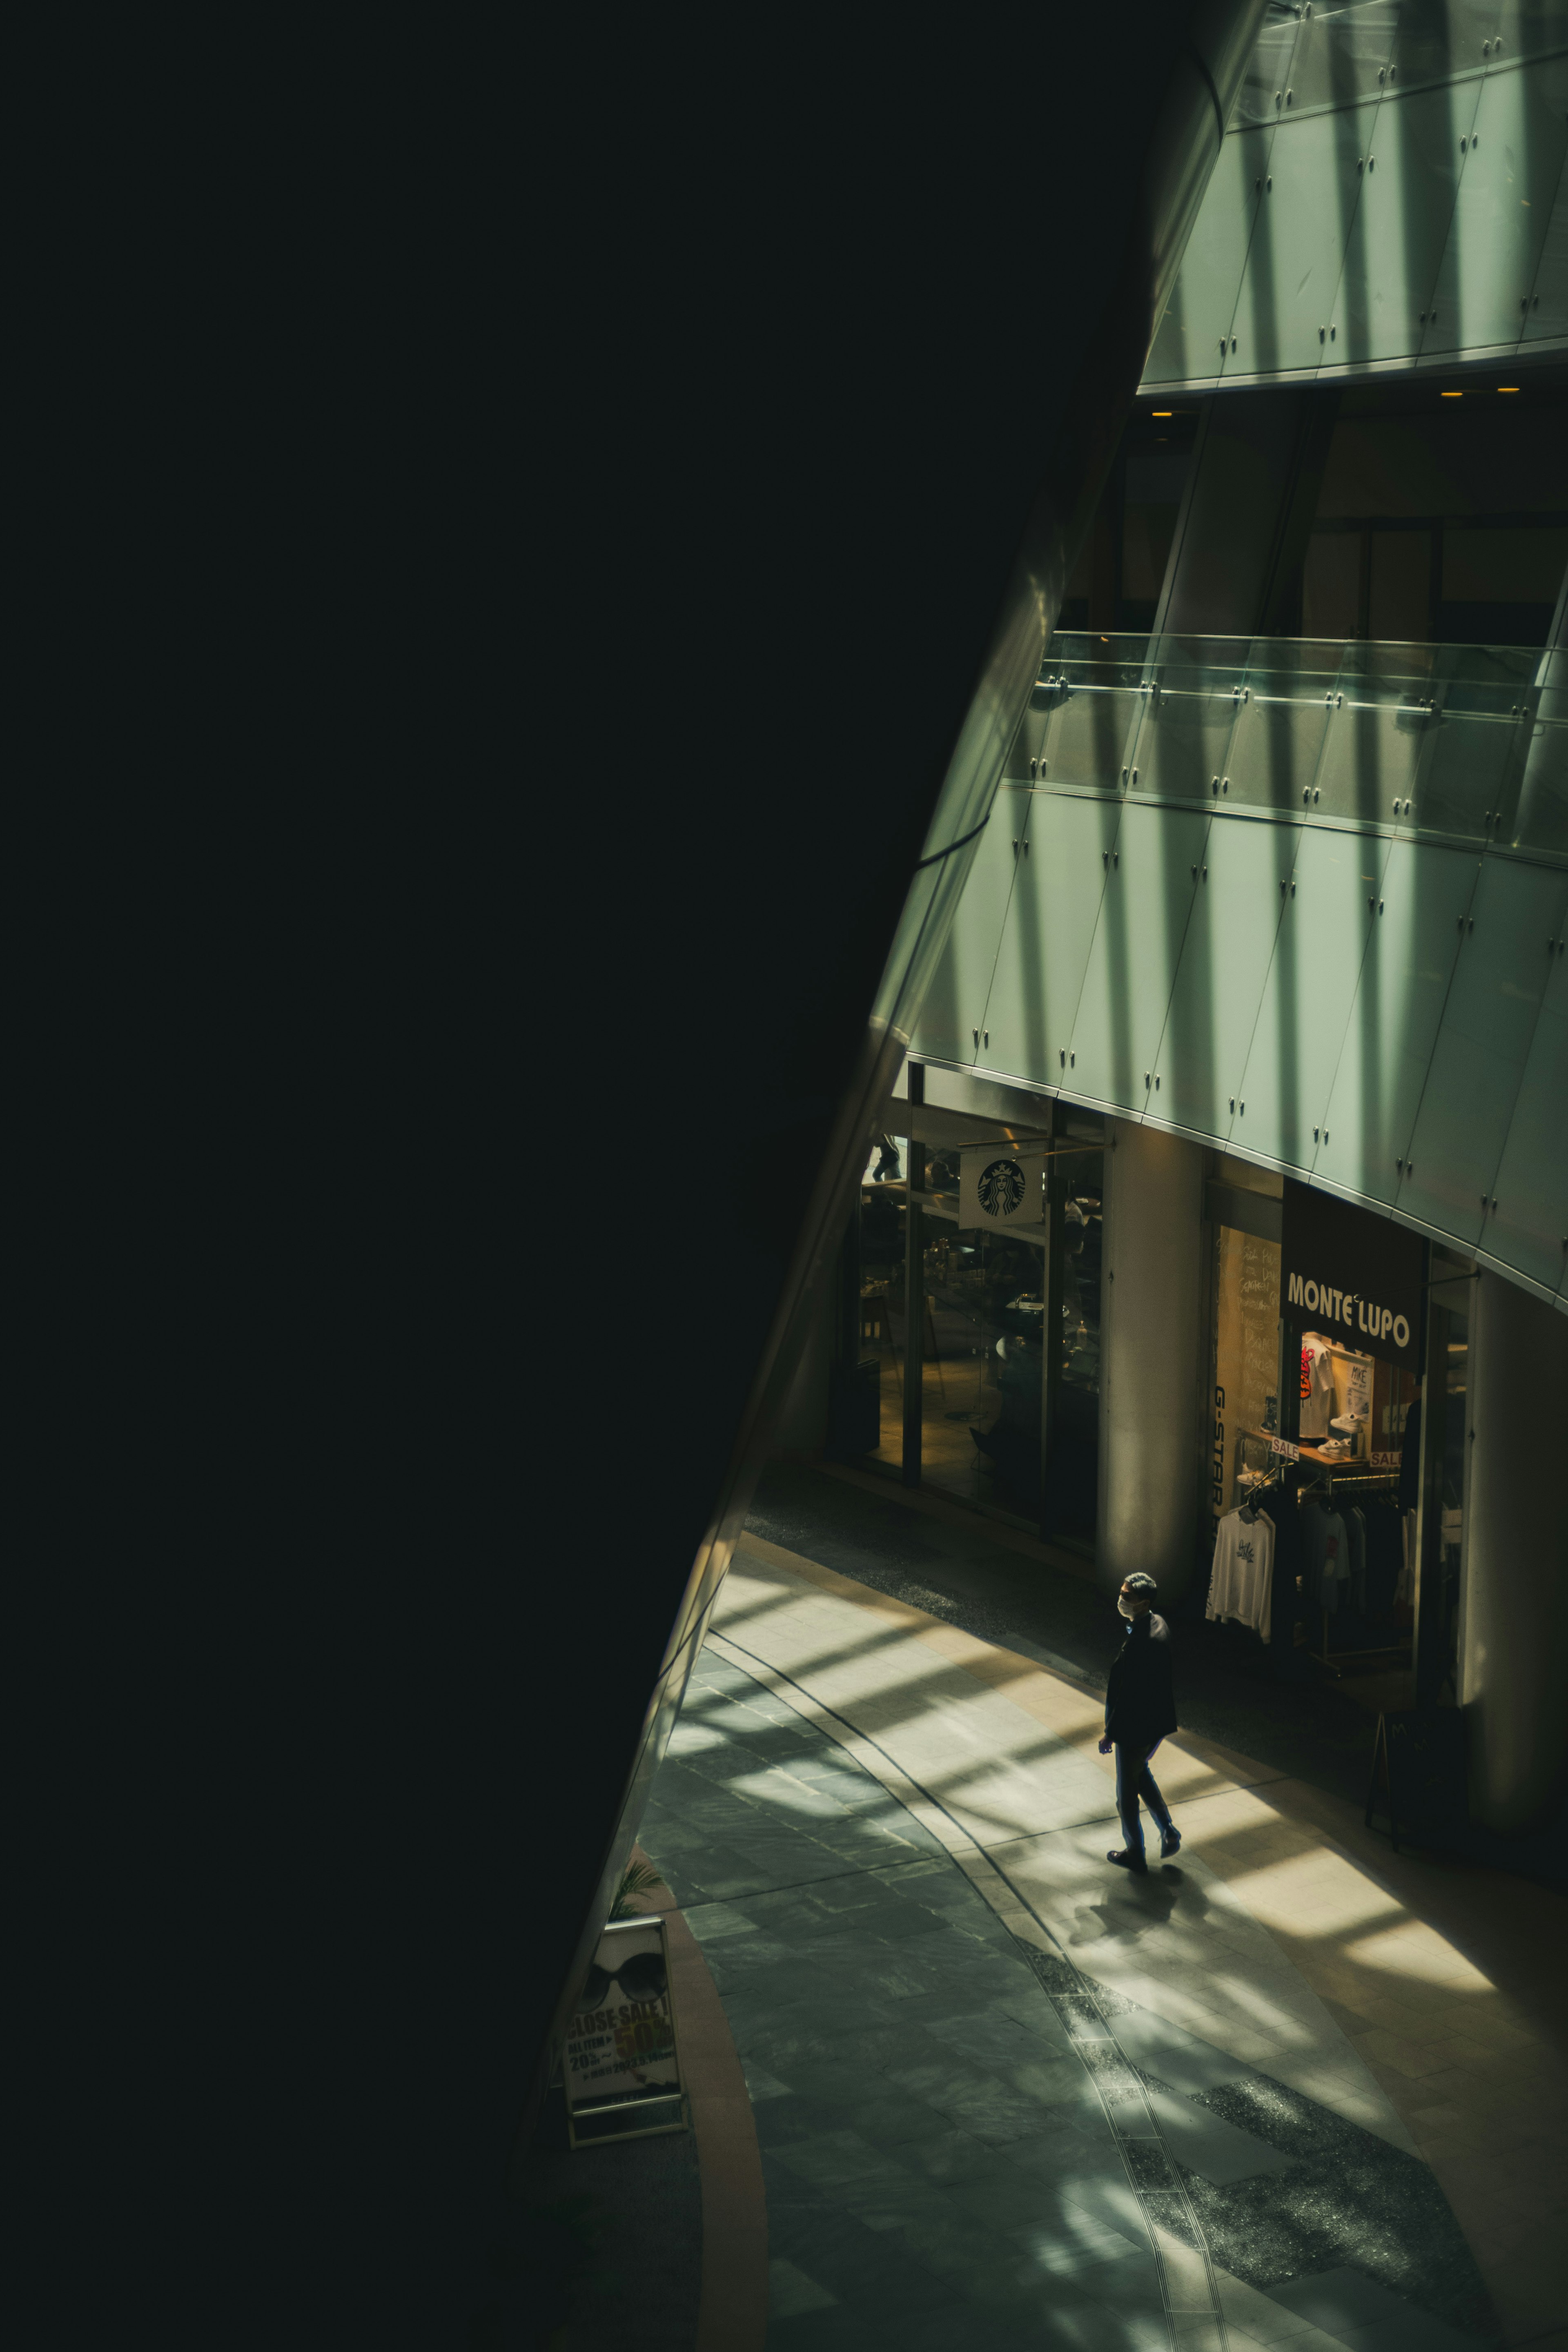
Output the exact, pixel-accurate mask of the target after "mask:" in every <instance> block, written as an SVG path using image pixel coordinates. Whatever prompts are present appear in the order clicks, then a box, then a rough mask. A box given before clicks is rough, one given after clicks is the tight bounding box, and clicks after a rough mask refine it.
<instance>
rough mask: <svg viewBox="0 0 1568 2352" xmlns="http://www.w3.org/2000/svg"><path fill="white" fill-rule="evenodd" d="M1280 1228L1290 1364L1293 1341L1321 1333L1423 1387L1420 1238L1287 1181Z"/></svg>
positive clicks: (1281, 1278)
mask: <svg viewBox="0 0 1568 2352" xmlns="http://www.w3.org/2000/svg"><path fill="white" fill-rule="evenodd" d="M1280 1227H1281V1231H1280V1243H1279V1318H1280V1321H1281V1323H1282V1324H1283V1326H1284V1329H1285V1334H1286V1342H1287V1345H1286V1353H1287V1357H1289V1354H1290V1352H1291V1349H1290V1345H1289V1343H1290V1341H1291V1340H1292V1339H1294V1340H1296V1341H1298V1342H1299V1341H1300V1336H1301V1334H1302V1333H1303V1332H1304V1331H1321V1333H1322V1335H1323V1337H1324V1338H1325V1339H1331V1340H1333V1341H1335V1343H1336V1344H1337V1345H1339V1346H1341V1347H1343V1348H1348V1349H1352V1350H1353V1351H1355V1352H1356V1353H1359V1354H1362V1355H1366V1356H1371V1357H1373V1358H1374V1359H1376V1360H1377V1361H1379V1362H1380V1363H1385V1364H1394V1365H1397V1366H1398V1368H1399V1370H1401V1371H1405V1372H1409V1373H1412V1374H1413V1375H1414V1376H1415V1378H1416V1379H1419V1378H1420V1376H1421V1374H1422V1372H1423V1371H1424V1370H1425V1369H1426V1244H1425V1243H1424V1242H1423V1240H1422V1238H1421V1236H1420V1234H1415V1233H1412V1232H1411V1231H1410V1230H1409V1228H1408V1227H1407V1226H1405V1225H1399V1224H1395V1223H1394V1221H1393V1220H1392V1219H1391V1218H1387V1217H1380V1216H1377V1215H1375V1214H1374V1213H1373V1212H1372V1211H1371V1210H1369V1209H1360V1208H1357V1207H1356V1206H1355V1204H1354V1203H1353V1202H1350V1201H1342V1200H1341V1199H1340V1197H1339V1195H1338V1194H1337V1193H1335V1192H1323V1191H1321V1189H1320V1188H1318V1187H1317V1186H1314V1185H1310V1184H1302V1183H1300V1182H1299V1181H1297V1180H1296V1179H1295V1178H1294V1177H1290V1176H1288V1177H1287V1178H1286V1179H1285V1193H1284V1202H1283V1214H1282V1217H1281V1220H1280ZM1373 1323H1375V1325H1376V1328H1375V1329H1373V1328H1371V1326H1372V1325H1373ZM1401 1334H1403V1337H1401Z"/></svg>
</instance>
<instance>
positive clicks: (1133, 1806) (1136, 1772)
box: [1116, 1739, 1171, 1853]
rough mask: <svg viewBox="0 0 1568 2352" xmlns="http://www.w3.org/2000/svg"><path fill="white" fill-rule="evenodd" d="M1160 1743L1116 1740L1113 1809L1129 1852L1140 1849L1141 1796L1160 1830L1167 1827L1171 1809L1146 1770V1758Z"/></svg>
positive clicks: (1137, 1851) (1141, 1846) (1138, 1851)
mask: <svg viewBox="0 0 1568 2352" xmlns="http://www.w3.org/2000/svg"><path fill="white" fill-rule="evenodd" d="M1159 1745H1160V1743H1159V1741H1158V1740H1157V1739H1156V1740H1155V1741H1154V1743H1153V1746H1152V1747H1148V1748H1144V1747H1134V1746H1132V1745H1131V1743H1130V1742H1129V1741H1127V1740H1125V1739H1119V1740H1118V1741H1117V1742H1116V1810H1117V1811H1118V1812H1119V1813H1120V1814H1121V1835H1122V1837H1123V1839H1124V1840H1125V1842H1126V1848H1127V1851H1128V1853H1142V1851H1143V1823H1142V1818H1141V1816H1140V1814H1139V1811H1138V1800H1139V1798H1140V1797H1142V1800H1143V1802H1144V1803H1145V1804H1146V1805H1147V1806H1148V1808H1149V1811H1151V1812H1152V1814H1153V1816H1154V1819H1155V1820H1156V1821H1157V1822H1159V1824H1160V1827H1161V1829H1162V1831H1164V1830H1168V1829H1169V1828H1170V1826H1171V1808H1170V1807H1169V1805H1167V1803H1166V1802H1165V1800H1164V1798H1163V1797H1162V1795H1161V1794H1160V1790H1159V1786H1158V1784H1157V1782H1156V1781H1155V1779H1154V1775H1153V1774H1152V1772H1151V1771H1150V1769H1149V1759H1150V1757H1151V1756H1152V1754H1153V1753H1154V1749H1155V1748H1158V1746H1159Z"/></svg>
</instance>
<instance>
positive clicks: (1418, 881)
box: [1312, 841, 1480, 1205]
mask: <svg viewBox="0 0 1568 2352" xmlns="http://www.w3.org/2000/svg"><path fill="white" fill-rule="evenodd" d="M1370 862H1371V861H1370V860H1369V861H1368V863H1369V864H1370ZM1479 866H1480V861H1479V858H1477V857H1467V856H1462V855H1458V854H1456V853H1455V852H1454V851H1453V850H1451V849H1443V848H1438V847H1435V846H1431V845H1426V844H1423V843H1417V842H1414V841H1395V842H1394V843H1393V844H1392V845H1391V847H1390V850H1389V855H1388V861H1387V864H1386V865H1385V866H1384V874H1383V881H1382V885H1381V887H1380V888H1379V891H1378V901H1377V903H1378V913H1377V915H1376V918H1375V919H1374V920H1373V924H1372V927H1371V928H1372V935H1371V937H1370V939H1369V940H1368V941H1367V947H1366V953H1365V956H1364V957H1363V961H1362V969H1361V984H1360V986H1359V987H1358V989H1357V991H1356V999H1355V1004H1354V1006H1353V1008H1352V1013H1351V1017H1350V1024H1349V1026H1348V1028H1347V1029H1346V1031H1345V1038H1344V1045H1343V1047H1342V1051H1341V1054H1340V1064H1339V1068H1338V1069H1337V1070H1336V1071H1335V1073H1334V1083H1333V1087H1332V1089H1331V1093H1330V1096H1329V1103H1328V1108H1327V1110H1326V1111H1325V1113H1324V1117H1323V1126H1322V1133H1321V1137H1320V1138H1319V1139H1318V1144H1317V1151H1316V1157H1315V1159H1314V1160H1313V1162H1312V1172H1313V1175H1314V1177H1315V1178H1321V1180H1323V1181H1325V1182H1327V1183H1329V1184H1331V1185H1332V1186H1333V1187H1334V1188H1335V1189H1336V1190H1338V1191H1342V1192H1355V1193H1360V1194H1362V1195H1364V1196H1365V1197H1367V1198H1369V1199H1372V1200H1375V1201H1383V1202H1387V1203H1389V1204H1390V1205H1392V1203H1393V1202H1394V1195H1395V1194H1396V1193H1397V1192H1398V1190H1399V1180H1400V1168H1399V1162H1400V1161H1401V1160H1404V1159H1405V1155H1406V1152H1407V1150H1408V1148H1409V1143H1410V1133H1411V1129H1413V1128H1414V1126H1415V1115H1416V1112H1417V1110H1418V1109H1419V1108H1420V1103H1421V1089H1422V1087H1423V1085H1424V1084H1425V1082H1426V1070H1427V1066H1428V1063H1429V1062H1430V1060H1431V1055H1432V1046H1433V1044H1434V1041H1435V1040H1436V1034H1437V1029H1438V1024H1439V1023H1440V1022H1441V1020H1442V1017H1443V1005H1444V1001H1445V999H1446V997H1447V992H1448V984H1449V982H1450V980H1451V978H1452V976H1453V971H1454V965H1455V962H1456V961H1457V959H1458V953H1459V929H1458V927H1459V923H1460V921H1461V920H1462V919H1463V918H1465V917H1466V916H1468V914H1469V912H1470V901H1471V898H1473V896H1474V893H1475V887H1476V878H1477V876H1478V874H1479ZM1369 888H1370V886H1369Z"/></svg>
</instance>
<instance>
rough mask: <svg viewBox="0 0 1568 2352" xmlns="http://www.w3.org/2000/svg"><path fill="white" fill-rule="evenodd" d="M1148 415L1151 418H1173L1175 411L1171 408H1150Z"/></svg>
mask: <svg viewBox="0 0 1568 2352" xmlns="http://www.w3.org/2000/svg"><path fill="white" fill-rule="evenodd" d="M1149 414H1150V415H1151V416H1173V415H1174V414H1175V411H1174V410H1173V409H1171V408H1152V409H1151V410H1150V412H1149Z"/></svg>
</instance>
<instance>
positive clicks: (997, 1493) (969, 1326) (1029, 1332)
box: [921, 1170, 1046, 1525]
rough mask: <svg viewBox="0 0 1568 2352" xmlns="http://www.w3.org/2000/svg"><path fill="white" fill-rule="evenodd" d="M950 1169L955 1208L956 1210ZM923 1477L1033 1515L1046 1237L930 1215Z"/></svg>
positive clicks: (1036, 1507)
mask: <svg viewBox="0 0 1568 2352" xmlns="http://www.w3.org/2000/svg"><path fill="white" fill-rule="evenodd" d="M956 1193H957V1181H956V1170H954V1171H953V1184H952V1208H953V1210H954V1211H956V1208H957V1199H956ZM927 1216H928V1221H929V1222H928V1224H927V1237H928V1238H927V1248H926V1253H925V1268H926V1350H927V1363H926V1367H925V1398H924V1406H925V1411H924V1419H923V1425H922V1432H921V1475H922V1476H923V1477H924V1478H925V1479H926V1480H928V1481H929V1482H930V1484H931V1485H932V1486H945V1487H946V1488H947V1489H948V1491H949V1492H950V1493H952V1494H959V1495H962V1496H963V1497H964V1499H965V1500H966V1501H968V1502H973V1503H988V1504H991V1505H993V1506H994V1507H996V1508H998V1509H1000V1510H1003V1511H1005V1513H1006V1514H1007V1515H1008V1516H1009V1517H1016V1518H1019V1519H1023V1520H1025V1521H1026V1522H1028V1523H1029V1524H1030V1525H1033V1523H1034V1522H1035V1521H1036V1520H1037V1519H1038V1517H1039V1511H1040V1413H1041V1386H1042V1379H1041V1368H1042V1362H1043V1355H1044V1327H1045V1311H1046V1300H1045V1264H1046V1253H1045V1234H1044V1233H1043V1231H1042V1233H1041V1234H1040V1236H1039V1238H1038V1240H1037V1241H1036V1240H1030V1239H1027V1238H1026V1237H1025V1236H1024V1235H1023V1234H985V1233H961V1232H960V1231H959V1228H958V1226H957V1224H956V1223H946V1222H945V1221H942V1222H939V1219H938V1216H937V1215H936V1214H935V1213H932V1212H931V1211H930V1210H929V1209H928V1212H927Z"/></svg>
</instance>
